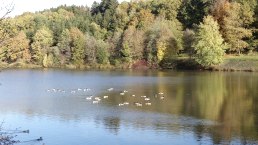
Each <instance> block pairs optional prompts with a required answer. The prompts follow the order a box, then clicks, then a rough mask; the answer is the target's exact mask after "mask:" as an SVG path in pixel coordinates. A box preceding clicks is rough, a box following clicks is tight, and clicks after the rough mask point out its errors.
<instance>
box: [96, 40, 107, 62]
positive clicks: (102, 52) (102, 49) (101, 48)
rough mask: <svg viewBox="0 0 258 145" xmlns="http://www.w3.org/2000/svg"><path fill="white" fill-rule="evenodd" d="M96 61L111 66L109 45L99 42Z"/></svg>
mask: <svg viewBox="0 0 258 145" xmlns="http://www.w3.org/2000/svg"><path fill="white" fill-rule="evenodd" d="M96 59H97V62H98V63H99V64H109V60H108V59H109V52H108V44H107V43H105V42H104V41H103V40H97V52H96Z"/></svg>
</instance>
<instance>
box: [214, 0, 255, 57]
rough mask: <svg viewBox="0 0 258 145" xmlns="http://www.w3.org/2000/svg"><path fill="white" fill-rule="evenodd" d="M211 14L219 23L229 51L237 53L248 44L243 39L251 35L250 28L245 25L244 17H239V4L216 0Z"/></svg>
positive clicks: (226, 0)
mask: <svg viewBox="0 0 258 145" xmlns="http://www.w3.org/2000/svg"><path fill="white" fill-rule="evenodd" d="M212 15H213V16H214V18H215V20H217V21H218V23H219V25H220V32H221V34H222V36H223V38H224V40H225V42H227V43H228V45H229V51H230V52H238V53H239V54H240V53H241V51H243V49H244V48H247V47H248V46H249V45H248V43H247V42H246V41H245V39H247V38H250V37H251V36H252V31H251V29H248V28H246V27H245V25H246V19H244V17H241V15H242V14H241V5H240V4H239V3H236V2H229V1H228V0H218V1H217V2H216V3H215V4H214V6H213V8H212Z"/></svg>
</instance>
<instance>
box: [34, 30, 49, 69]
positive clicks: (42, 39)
mask: <svg viewBox="0 0 258 145" xmlns="http://www.w3.org/2000/svg"><path fill="white" fill-rule="evenodd" d="M52 43H53V35H52V32H51V31H50V30H49V29H48V28H47V27H42V28H41V29H39V30H38V31H37V32H36V34H35V35H34V37H33V43H32V44H31V53H32V56H31V57H32V60H33V61H34V62H35V63H37V64H42V63H43V59H44V56H45V55H46V54H47V55H48V54H49V53H50V47H51V46H52Z"/></svg>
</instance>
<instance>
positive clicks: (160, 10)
mask: <svg viewBox="0 0 258 145" xmlns="http://www.w3.org/2000/svg"><path fill="white" fill-rule="evenodd" d="M181 4H182V0H153V1H151V9H152V12H153V13H154V14H156V15H158V16H161V17H164V18H165V19H167V20H175V19H176V18H177V14H178V10H179V8H180V6H181Z"/></svg>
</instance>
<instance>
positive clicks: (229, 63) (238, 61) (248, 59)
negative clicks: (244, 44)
mask: <svg viewBox="0 0 258 145" xmlns="http://www.w3.org/2000/svg"><path fill="white" fill-rule="evenodd" d="M213 69H214V70H218V71H258V55H254V56H248V55H242V56H226V57H225V60H224V62H223V63H222V64H221V65H219V66H216V67H214V68H213Z"/></svg>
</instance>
